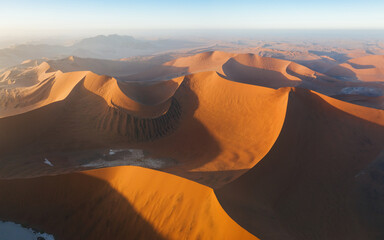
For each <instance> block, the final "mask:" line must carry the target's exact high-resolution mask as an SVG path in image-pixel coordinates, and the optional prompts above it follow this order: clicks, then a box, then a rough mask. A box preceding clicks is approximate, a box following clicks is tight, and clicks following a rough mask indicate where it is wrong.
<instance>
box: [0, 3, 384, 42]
mask: <svg viewBox="0 0 384 240" xmlns="http://www.w3.org/2000/svg"><path fill="white" fill-rule="evenodd" d="M1 6H2V8H3V9H4V10H5V11H3V13H2V15H1V16H0V37H1V38H2V39H4V38H8V39H16V38H22V37H29V38H31V39H33V38H34V36H40V37H55V36H70V35H72V36H73V35H78V36H80V35H82V36H80V37H84V36H86V35H87V36H90V35H98V34H112V33H117V34H127V33H128V34H129V33H130V32H139V33H140V32H145V31H147V32H148V31H149V32H151V31H155V32H156V31H175V32H177V31H183V30H190V31H192V32H193V31H196V30H206V31H209V30H212V29H218V30H233V29H237V30H239V31H242V30H247V29H256V30H278V29H286V30H287V29H302V30H308V29H312V30H315V29H317V30H324V29H327V30H332V29H333V30H338V29H348V30H384V15H383V14H382V9H384V2H383V1H379V0H366V1H359V0H352V1H350V0H349V1H347V0H340V1H337V2H335V1H330V0H325V1H321V2H312V1H310V2H308V1H304V0H294V1H290V2H286V1H283V0H274V1H268V2H266V1H250V0H239V1H237V2H236V3H233V2H232V1H228V0H224V1H217V0H210V1H201V0H197V1H175V0H166V1H162V2H157V1H153V0H145V1H122V0H113V1H105V0H98V1H90V0H84V1H74V0H68V1H65V2H64V1H62V2H52V1H47V0H36V1H33V3H31V2H29V1H26V0H15V1H6V2H5V1H3V2H2V4H1Z"/></svg>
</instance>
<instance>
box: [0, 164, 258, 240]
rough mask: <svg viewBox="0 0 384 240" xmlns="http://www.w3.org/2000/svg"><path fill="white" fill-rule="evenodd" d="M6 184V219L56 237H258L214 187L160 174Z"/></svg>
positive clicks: (2, 208)
mask: <svg viewBox="0 0 384 240" xmlns="http://www.w3.org/2000/svg"><path fill="white" fill-rule="evenodd" d="M0 186H1V187H0V196H1V197H0V213H1V216H0V218H1V219H7V220H12V221H15V222H18V223H22V224H26V225H28V226H31V227H33V228H37V229H43V230H44V231H47V232H49V233H51V234H53V235H54V236H55V239H106V240H107V239H257V238H256V237H254V236H252V235H251V234H249V233H248V232H247V231H245V230H244V229H242V228H241V227H240V226H239V225H237V224H236V223H235V222H234V221H233V220H232V219H231V218H229V217H228V215H227V214H226V213H225V212H224V210H223V209H222V208H221V206H220V204H219V202H218V201H217V199H216V197H215V194H214V193H213V190H212V189H210V188H208V187H205V186H203V185H200V184H197V183H194V182H191V181H188V180H186V179H182V178H179V177H176V176H172V175H170V174H166V173H161V172H158V171H154V170H149V169H144V168H138V167H116V168H108V169H101V170H93V171H87V172H82V173H72V174H66V175H60V176H53V177H40V178H34V179H25V180H0Z"/></svg>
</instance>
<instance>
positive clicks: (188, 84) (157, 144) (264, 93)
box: [143, 72, 288, 186]
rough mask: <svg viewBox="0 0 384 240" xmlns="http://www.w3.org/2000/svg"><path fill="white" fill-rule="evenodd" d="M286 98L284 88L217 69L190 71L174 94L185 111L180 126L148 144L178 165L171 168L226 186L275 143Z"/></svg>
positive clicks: (154, 153) (199, 179)
mask: <svg viewBox="0 0 384 240" xmlns="http://www.w3.org/2000/svg"><path fill="white" fill-rule="evenodd" d="M287 96H288V91H286V90H284V89H283V90H274V89H268V88H263V87H258V86H253V85H247V84H241V83H236V82H233V81H230V80H226V79H224V78H222V77H221V76H219V75H218V74H217V73H216V72H204V73H199V74H193V75H188V76H186V77H185V79H184V80H183V83H182V84H181V86H180V87H179V89H178V90H177V91H176V93H175V95H174V98H175V99H176V101H177V102H178V103H179V104H180V108H181V111H182V115H181V118H180V119H181V120H180V122H179V125H178V127H177V130H176V131H175V132H173V133H172V134H171V135H169V136H167V137H165V138H162V139H159V140H158V141H154V142H151V143H148V144H146V145H145V146H143V147H144V148H145V149H147V150H148V151H151V152H152V153H153V156H156V157H162V158H164V157H170V158H172V159H175V160H176V161H177V162H178V163H179V164H177V165H176V166H175V167H174V168H172V169H168V170H167V171H170V172H174V173H176V174H178V175H181V176H184V177H189V178H192V179H195V180H197V181H200V182H203V183H204V184H209V185H210V186H217V185H220V184H223V183H225V182H228V181H230V180H231V179H232V178H234V177H236V176H237V175H238V174H241V173H242V172H244V170H246V169H248V168H250V167H252V166H253V165H255V164H256V163H257V162H258V161H259V160H260V159H261V158H262V157H263V156H264V155H265V154H266V153H267V152H268V151H269V149H270V148H271V147H272V145H273V144H274V142H275V140H276V138H277V137H278V134H279V132H280V129H281V127H282V124H283V122H284V117H285V111H286V104H287ZM250 133H252V134H250ZM218 171H223V174H224V175H223V176H221V175H220V174H219V172H218ZM225 171H228V172H232V173H230V174H229V173H228V174H229V176H228V175H226V174H225ZM235 171H239V172H237V173H236V174H237V175H236V174H235ZM198 172H199V173H198ZM203 173H204V174H205V175H206V176H198V175H200V174H203ZM233 174H235V175H233ZM231 175H233V176H231ZM196 177H197V178H196ZM224 178H225V179H224Z"/></svg>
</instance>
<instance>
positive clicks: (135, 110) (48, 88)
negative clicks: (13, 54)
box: [0, 63, 178, 118]
mask: <svg viewBox="0 0 384 240" xmlns="http://www.w3.org/2000/svg"><path fill="white" fill-rule="evenodd" d="M38 69H39V72H38V73H37V84H35V85H33V86H31V87H26V88H13V89H4V90H3V92H4V96H2V98H1V102H0V104H1V105H2V110H1V111H0V117H7V116H12V115H17V114H21V113H25V112H28V111H32V110H35V109H37V108H41V107H44V106H47V105H49V104H52V103H55V102H59V101H63V100H65V99H66V98H67V97H68V96H69V95H70V94H71V93H72V92H75V91H76V90H75V88H76V86H78V85H79V84H81V85H82V86H83V87H84V88H85V89H86V90H88V91H89V93H90V94H96V95H98V96H100V97H102V98H103V99H104V100H105V102H106V103H107V104H108V105H109V106H111V107H118V108H121V109H124V110H125V111H127V112H129V113H130V114H132V115H135V116H140V117H147V118H148V117H149V118H151V117H152V118H153V117H156V116H160V115H162V114H164V112H166V111H167V108H169V106H170V101H167V100H169V99H170V98H171V94H170V93H165V94H164V93H162V92H164V90H162V89H159V88H161V87H162V88H167V86H162V85H165V84H166V82H165V83H164V82H163V83H158V84H157V85H158V86H157V89H156V88H154V87H150V86H146V88H142V89H140V88H139V87H137V86H136V87H135V86H129V85H128V84H118V82H117V80H116V79H114V78H111V77H108V76H104V75H102V76H100V75H97V74H94V73H92V72H87V71H80V72H68V73H63V72H61V71H56V72H51V73H50V74H48V73H47V71H48V69H50V67H49V65H48V63H42V64H40V65H39V67H38ZM174 85H175V86H174V87H173V88H171V93H172V92H174V91H175V90H176V89H177V87H178V83H177V82H176V84H174ZM144 89H145V90H144ZM168 89H169V86H168ZM144 91H146V93H144V94H142V93H143V92H144ZM148 92H155V93H157V98H152V99H151V101H150V102H149V103H150V105H148V104H142V103H139V102H137V101H135V100H133V99H132V98H130V97H129V95H133V93H136V94H142V95H149V94H148ZM126 93H128V94H126ZM68 100H69V101H70V99H68ZM142 102H143V101H142ZM144 102H145V101H144ZM90 104H92V103H90Z"/></svg>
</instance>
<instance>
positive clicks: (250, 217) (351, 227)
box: [216, 89, 384, 240]
mask: <svg viewBox="0 0 384 240" xmlns="http://www.w3.org/2000/svg"><path fill="white" fill-rule="evenodd" d="M383 148H384V112H383V111H382V110H375V109H370V108H365V107H360V106H357V105H352V104H349V103H345V102H341V101H339V100H335V99H332V98H329V97H326V96H324V95H321V94H317V93H314V92H311V91H309V90H304V89H294V90H292V91H291V92H290V97H289V101H288V109H287V116H286V120H285V122H284V126H283V129H282V131H281V133H280V136H279V138H278V139H277V141H276V143H275V144H274V146H273V147H272V149H271V151H270V152H269V153H268V154H267V155H266V156H265V158H264V159H262V160H261V161H260V162H259V163H258V164H257V165H256V166H255V167H254V168H253V169H251V170H250V171H249V172H247V173H246V174H244V175H242V176H241V177H240V178H238V179H236V180H235V181H233V182H232V183H229V184H228V185H226V186H224V187H222V188H221V189H218V190H216V194H217V196H218V199H219V201H220V203H221V204H222V206H223V208H224V209H225V210H226V211H227V213H228V214H229V215H230V216H231V217H232V218H233V219H234V220H235V221H236V222H238V223H239V224H240V225H241V226H243V227H244V228H246V229H247V230H248V231H250V232H251V233H253V234H255V235H256V236H258V237H260V238H261V239H276V240H277V239H303V240H304V239H346V238H348V239H377V238H376V237H375V236H378V235H380V234H381V235H382V231H383V229H381V228H379V227H378V225H379V224H377V225H374V227H375V229H374V230H372V228H367V225H366V224H365V223H364V221H365V220H366V219H367V217H368V218H376V219H379V215H380V212H378V211H376V212H375V211H372V210H371V209H372V208H371V209H368V210H367V209H362V206H361V202H360V201H361V198H362V197H363V194H365V193H364V192H363V191H360V192H359V191H358V190H359V188H358V178H359V175H360V174H363V173H364V169H365V168H366V167H367V165H368V164H370V162H372V161H373V160H374V159H375V158H376V155H377V154H378V153H379V152H380V151H381V150H382V149H383ZM364 197H367V196H364ZM368 197H369V196H368ZM376 203H377V201H376ZM363 217H364V218H363ZM372 226H373V225H371V227H372ZM375 234H376V235H375Z"/></svg>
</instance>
